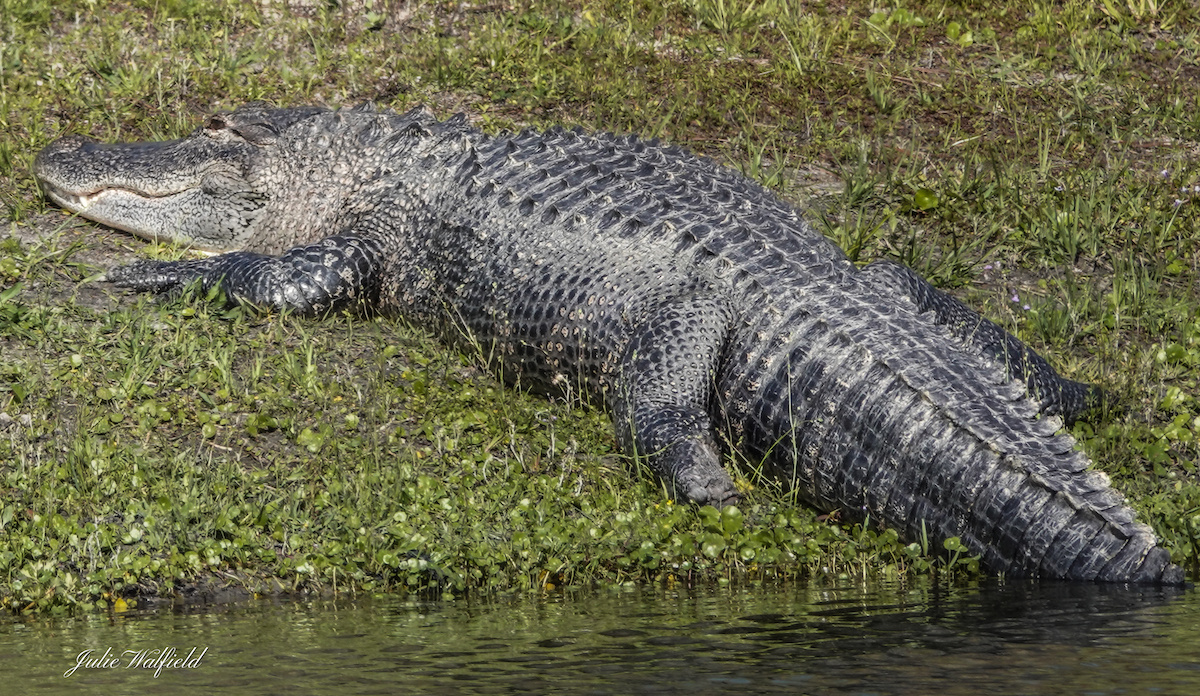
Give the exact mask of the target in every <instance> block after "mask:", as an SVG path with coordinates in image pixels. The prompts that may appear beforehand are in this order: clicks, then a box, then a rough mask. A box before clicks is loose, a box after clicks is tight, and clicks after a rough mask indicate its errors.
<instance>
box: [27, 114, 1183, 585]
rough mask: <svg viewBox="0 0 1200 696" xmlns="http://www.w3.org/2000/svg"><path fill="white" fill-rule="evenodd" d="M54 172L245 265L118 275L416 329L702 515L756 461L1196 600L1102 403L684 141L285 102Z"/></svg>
mask: <svg viewBox="0 0 1200 696" xmlns="http://www.w3.org/2000/svg"><path fill="white" fill-rule="evenodd" d="M34 170H35V173H36V175H37V177H38V178H39V180H40V182H41V184H42V187H43V190H44V191H45V193H46V195H47V196H48V197H49V198H50V199H51V200H52V201H54V202H55V203H57V204H58V205H60V206H61V207H63V208H66V209H67V210H68V211H73V212H75V213H78V214H79V215H82V216H84V217H86V218H90V219H92V220H94V221H97V222H100V223H103V224H105V225H109V226H111V227H115V228H118V229H121V230H126V231H128V232H131V233H133V234H134V235H138V236H140V237H144V238H148V239H170V240H175V241H177V242H180V243H184V244H187V245H191V246H192V247H195V248H197V249H201V250H206V251H212V252H221V253H218V254H216V255H211V256H208V257H206V258H196V259H185V260H181V261H173V262H150V261H138V262H135V263H132V264H130V265H124V266H118V267H115V268H112V269H110V270H108V271H107V273H106V279H107V280H108V281H110V282H112V283H115V284H116V285H117V286H121V287H125V288H131V289H133V290H135V291H153V292H158V293H175V292H179V291H180V289H181V288H184V287H185V286H189V285H193V286H194V285H199V286H201V287H203V288H208V289H212V288H217V287H219V289H220V290H221V291H222V292H223V293H224V295H225V297H226V298H227V299H228V300H229V301H231V302H237V303H247V304H252V305H260V306H264V307H267V308H272V309H278V310H290V311H292V312H296V313H299V314H302V315H310V316H321V315H327V314H328V313H330V312H340V311H362V312H370V313H377V312H378V313H385V314H389V315H394V316H399V317H401V318H402V319H405V320H407V321H409V322H411V323H413V324H416V325H420V326H423V327H428V328H429V329H430V330H431V331H432V332H433V333H435V334H436V335H438V336H440V337H441V338H442V339H444V340H445V341H447V342H449V343H451V344H456V345H459V346H468V347H470V349H472V350H476V351H478V352H479V353H480V355H481V356H482V359H483V360H485V361H486V362H487V364H488V367H489V368H490V369H491V370H493V371H494V372H495V373H496V374H497V375H498V376H499V377H500V378H501V379H502V381H503V382H505V383H506V384H508V385H511V386H514V387H517V388H521V389H528V390H533V391H538V392H543V393H547V394H551V395H553V394H560V395H561V394H568V395H574V396H582V397H584V398H585V399H587V400H588V401H589V402H590V403H593V404H595V405H598V406H600V407H602V408H606V409H607V411H608V412H609V413H610V414H611V416H612V419H613V422H614V425H615V430H616V438H617V442H618V444H619V445H620V447H621V448H622V449H623V450H624V451H625V452H627V453H629V454H630V455H631V456H633V457H635V458H636V459H638V460H639V461H644V462H646V463H647V464H648V465H649V467H650V468H651V469H652V470H653V471H655V472H656V473H657V474H658V475H659V476H661V478H662V480H663V481H664V482H665V483H666V486H667V489H668V493H669V494H670V495H672V496H675V497H678V498H682V499H686V500H688V501H692V502H694V503H697V504H701V505H703V504H713V505H717V506H721V505H729V504H732V503H735V502H737V501H738V500H739V492H738V489H737V487H736V486H735V484H734V482H733V479H732V478H731V476H730V474H729V472H728V471H727V470H726V469H725V466H724V465H723V461H725V460H729V459H732V458H734V456H733V455H735V454H736V455H737V458H742V459H744V460H746V461H748V462H750V463H751V464H752V465H753V466H756V467H757V468H759V469H760V470H761V471H763V472H764V473H766V474H767V475H770V476H773V477H775V478H776V480H779V481H781V482H782V483H783V484H785V485H786V486H789V487H791V489H792V490H794V491H795V492H796V495H797V497H798V498H799V499H801V500H802V501H804V502H805V503H807V504H811V505H813V506H815V507H816V508H818V509H820V510H823V511H826V512H833V511H837V512H838V513H839V516H840V517H839V519H843V520H869V523H871V524H874V525H878V526H881V527H884V528H892V529H895V530H896V531H897V532H898V533H899V534H900V535H901V536H902V537H903V538H905V539H907V540H910V541H912V540H925V541H928V542H931V543H933V544H938V545H940V544H942V542H943V541H945V540H948V539H950V538H952V537H957V538H958V539H959V540H960V542H961V543H962V544H963V545H964V546H965V547H966V549H967V550H968V551H969V552H970V553H971V554H975V555H978V556H979V557H980V558H981V561H982V563H983V564H984V566H985V567H986V568H987V569H989V570H990V571H992V572H995V573H998V574H1002V575H1005V576H1008V577H1039V578H1063V579H1076V580H1094V581H1110V582H1136V583H1155V584H1179V583H1183V582H1184V576H1183V572H1182V570H1181V569H1180V568H1179V567H1178V566H1176V565H1174V564H1172V563H1171V561H1170V554H1169V553H1168V552H1167V551H1166V550H1165V549H1164V548H1162V547H1160V546H1159V545H1158V542H1157V539H1156V537H1155V535H1154V533H1153V531H1152V530H1151V529H1150V527H1149V526H1148V525H1146V524H1144V523H1142V522H1139V521H1137V520H1136V519H1135V515H1134V512H1133V511H1132V510H1131V509H1130V507H1129V506H1128V505H1127V503H1126V502H1125V500H1124V498H1123V497H1122V496H1121V495H1120V494H1119V493H1118V492H1116V491H1115V490H1114V489H1113V487H1112V486H1111V484H1110V481H1109V480H1108V478H1107V477H1106V476H1105V475H1104V474H1103V473H1101V472H1098V471H1095V470H1093V469H1090V468H1089V465H1090V462H1089V460H1088V458H1087V457H1086V456H1085V455H1084V454H1083V453H1081V452H1079V451H1077V448H1076V445H1075V441H1074V440H1073V439H1072V438H1071V437H1070V435H1069V434H1066V433H1065V432H1064V430H1063V423H1064V421H1066V422H1070V421H1072V420H1074V419H1076V418H1078V417H1080V416H1081V415H1083V414H1084V413H1085V412H1086V411H1087V409H1088V407H1089V404H1092V403H1093V402H1094V401H1095V399H1096V397H1097V394H1098V392H1097V390H1096V389H1095V388H1093V387H1090V386H1088V385H1087V384H1083V383H1080V382H1074V381H1071V380H1068V379H1065V378H1063V377H1061V376H1060V375H1059V374H1058V373H1057V372H1055V370H1054V369H1053V368H1052V367H1051V366H1050V365H1049V364H1048V363H1047V362H1046V360H1044V359H1043V358H1042V357H1041V356H1039V355H1037V354H1036V353H1035V352H1034V351H1032V350H1031V349H1030V348H1029V347H1027V346H1026V345H1025V344H1023V343H1022V342H1021V341H1019V340H1018V339H1017V338H1015V337H1014V336H1012V335H1010V334H1009V333H1007V332H1006V331H1005V330H1004V329H1002V328H1001V327H999V326H997V325H996V324H995V323H993V322H991V321H989V320H987V319H985V318H984V317H982V316H981V315H980V314H979V313H978V312H976V311H975V310H973V309H971V308H969V307H968V306H967V305H965V304H963V303H962V302H960V301H958V300H957V299H955V298H953V297H952V296H950V295H948V294H946V293H944V292H942V291H940V290H938V289H936V288H934V287H933V286H932V285H930V284H929V283H928V282H926V281H925V280H923V279H922V278H920V277H919V276H918V275H917V274H916V273H914V272H913V271H911V270H910V269H908V268H906V267H904V266H901V265H899V264H896V263H893V262H890V261H876V262H874V263H871V264H868V265H866V266H864V267H862V268H860V267H858V266H857V265H856V264H855V263H853V262H852V261H851V260H850V259H849V258H848V257H847V256H846V254H845V253H844V252H843V251H842V250H841V249H839V248H838V247H837V245H836V244H834V243H833V242H832V241H830V240H828V239H827V238H825V237H824V236H823V235H821V234H820V233H819V232H818V231H816V230H815V229H814V227H813V226H812V225H811V224H810V223H809V222H807V221H806V220H805V218H804V216H803V215H802V213H801V212H800V211H799V210H798V209H797V208H795V207H793V206H792V205H790V204H788V203H787V202H785V201H783V200H782V199H781V198H779V197H778V196H776V195H774V194H773V193H771V192H770V191H769V190H767V189H766V188H764V187H762V186H760V185H758V184H757V183H755V182H753V181H751V180H749V179H747V178H745V177H743V176H742V175H740V174H738V173H736V172H734V171H732V170H730V169H727V168H725V167H722V166H720V165H718V164H716V163H714V162H713V161H711V160H709V159H706V158H704V157H701V156H698V155H695V154H692V153H690V152H689V151H687V150H685V149H683V148H680V147H677V146H672V145H668V144H664V143H660V142H659V141H657V140H648V139H642V138H639V137H636V136H632V135H624V136H617V135H612V134H606V133H589V132H585V131H583V130H580V129H573V130H567V129H562V128H550V129H547V130H525V131H521V132H516V133H509V132H506V133H500V134H496V135H490V134H487V133H484V132H482V131H481V130H479V129H477V128H475V127H473V126H472V125H470V123H469V120H468V118H467V117H466V116H465V115H463V114H457V115H455V116H453V117H450V118H448V119H446V120H439V119H438V118H436V117H435V116H434V115H433V114H432V112H431V111H429V110H428V109H425V108H423V107H418V108H416V109H413V110H411V111H408V112H407V113H403V114H400V113H396V112H391V111H379V110H376V109H375V108H374V107H372V106H370V105H364V106H361V107H354V108H345V109H337V110H333V109H327V108H323V107H315V106H306V107H298V108H273V107H271V106H270V105H266V104H261V103H255V104H249V105H246V106H244V107H241V108H238V109H236V110H234V111H232V112H221V113H217V114H215V115H212V116H210V117H209V118H208V119H207V120H206V121H205V122H204V124H203V126H201V127H199V128H197V129H196V130H195V131H194V132H192V133H191V134H190V135H188V136H187V137H184V138H182V139H179V140H172V141H165V142H148V143H117V144H101V143H97V142H94V141H92V140H89V139H86V138H82V137H79V136H66V137H63V138H62V139H60V140H58V141H56V142H54V143H52V144H51V145H49V146H48V147H46V148H45V149H44V150H43V151H42V152H40V153H39V154H38V156H37V158H36V162H35V165H34ZM937 548H940V546H937Z"/></svg>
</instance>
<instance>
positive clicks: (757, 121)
mask: <svg viewBox="0 0 1200 696" xmlns="http://www.w3.org/2000/svg"><path fill="white" fill-rule="evenodd" d="M1196 15H1197V10H1196V8H1195V6H1194V4H1193V3H1187V2H1182V1H1178V2H1169V1H1167V0H1163V1H1161V2H1133V1H1130V2H1120V1H1116V0H1114V1H1112V2H1109V1H1107V0H1106V1H1105V2H1102V3H1092V2H1081V1H1068V2H1050V1H1049V0H1045V1H1041V0H1027V1H1025V2H1020V3H1017V2H1004V1H1001V0H989V1H987V2H981V3H972V4H970V6H969V7H968V6H951V5H947V4H944V3H934V2H919V1H916V0H913V1H908V2H900V1H899V0H897V2H895V3H894V4H884V5H881V4H876V3H867V2H857V1H846V2H811V3H799V2H792V1H790V0H763V1H761V2H750V1H748V0H679V1H677V2H668V3H661V2H658V3H656V2H645V1H643V0H632V1H626V2H583V1H576V2H536V1H526V2H521V3H518V4H517V5H515V6H512V7H511V8H508V9H502V8H501V6H498V5H494V4H486V3H477V4H469V3H468V4H467V5H453V6H451V5H447V4H444V3H419V2H418V3H407V4H400V3H397V2H384V1H383V0H375V1H374V2H364V3H354V2H350V3H346V4H345V6H339V5H338V4H337V3H329V4H326V3H312V4H311V6H309V7H305V6H304V3H299V2H297V3H294V5H292V6H289V5H287V4H284V3H263V4H254V3H222V2H215V1H213V0H200V1H199V2H175V1H163V0H159V1H158V2H114V3H96V2H94V1H92V2H89V1H87V0H79V1H76V2H70V1H67V2H61V1H58V0H56V1H55V2H49V1H48V0H46V1H43V0H11V1H10V2H6V3H5V4H4V5H3V7H2V8H0V203H2V204H3V206H4V220H5V223H4V224H5V226H6V227H7V230H6V232H8V233H11V234H12V235H14V237H13V239H11V240H7V241H3V242H0V478H2V480H0V538H3V539H5V542H4V543H3V544H0V602H3V604H4V606H5V607H7V608H8V609H10V610H13V611H27V612H43V611H45V612H55V611H67V610H70V609H72V608H75V607H80V608H85V609H86V608H96V607H102V606H115V607H118V608H119V607H123V606H127V605H128V604H129V603H130V602H133V601H135V600H137V599H139V598H141V599H143V600H144V599H145V598H149V597H155V596H171V595H172V594H173V593H185V594H186V593H187V592H189V591H191V590H192V589H195V588H202V587H207V586H211V585H213V584H224V585H233V586H237V587H243V588H245V589H246V590H247V591H250V592H277V591H280V590H287V591H321V592H335V591H336V592H343V591H346V592H361V591H380V590H404V589H409V590H418V589H422V588H430V587H435V588H438V589H439V590H440V591H449V592H481V591H482V592H490V591H498V590H506V589H528V590H544V589H545V588H547V587H548V586H556V585H561V584H564V583H565V584H585V583H620V582H630V581H659V582H690V581H698V580H711V579H724V580H726V581H744V580H750V581H753V580H761V579H766V578H777V577H795V576H804V575H812V574H815V575H821V574H832V575H838V574H854V575H864V574H872V573H877V574H881V575H888V574H891V575H897V576H905V575H907V574H910V573H925V572H933V571H932V569H933V568H935V567H940V568H942V569H943V570H944V569H945V566H946V564H947V563H948V561H949V560H950V559H951V558H953V559H956V561H957V565H956V566H955V567H954V568H952V569H951V571H952V572H950V573H943V575H946V576H953V575H955V574H956V573H957V572H958V571H964V572H967V573H969V572H970V565H969V563H967V562H966V561H963V560H962V559H961V558H959V554H958V552H957V550H956V549H946V551H948V552H949V553H948V554H947V555H944V556H941V557H940V559H941V560H935V558H934V556H935V555H936V553H935V552H936V551H938V550H936V549H928V548H922V546H921V544H919V543H918V544H913V545H909V546H904V545H902V544H900V543H899V542H898V541H897V540H896V539H895V537H894V535H891V534H888V533H876V532H875V531H872V530H870V529H863V528H862V527H859V526H856V525H845V524H839V523H837V521H836V519H834V520H824V519H818V518H817V516H816V515H815V514H814V513H812V512H811V511H809V510H806V509H804V508H802V507H800V506H797V505H795V504H794V502H793V501H791V500H790V499H789V498H788V496H787V495H786V494H784V493H781V492H779V491H776V490H773V489H772V487H771V486H770V485H769V484H768V483H767V482H763V481H759V480H757V479H752V480H745V481H743V483H744V484H746V485H747V486H748V487H752V488H753V490H751V491H750V493H749V494H748V496H747V500H746V502H745V504H743V505H742V506H741V508H740V510H737V511H732V510H730V511H725V512H722V513H718V512H716V511H714V510H711V509H694V508H690V507H687V506H676V505H672V504H670V503H669V501H667V500H666V498H665V497H664V495H663V493H662V491H661V489H660V487H659V486H658V484H657V483H655V482H654V481H653V480H652V479H650V478H649V477H646V476H639V475H638V473H637V472H636V471H632V470H631V466H630V464H629V462H627V461H626V460H624V459H623V458H621V457H619V456H618V455H616V454H615V453H614V451H613V450H614V444H613V440H612V436H611V427H610V426H609V425H608V424H607V423H606V421H605V420H604V418H603V416H602V415H600V414H597V413H595V412H591V411H586V410H583V409H580V408H578V406H577V405H575V404H565V403H548V402H546V401H544V400H540V399H537V398H533V397H528V396H525V395H522V394H516V393H513V392H510V391H505V390H501V389H500V388H499V387H498V386H497V384H496V383H495V382H494V381H493V380H492V379H490V378H489V377H488V376H486V375H484V374H482V373H480V372H479V371H478V370H477V369H476V363H475V362H474V361H473V360H472V359H470V358H469V357H463V356H460V355H457V354H454V353H447V352H445V351H443V350H441V349H440V348H438V347H437V346H436V345H434V344H432V343H431V342H430V340H429V338H428V337H427V336H425V335H424V334H422V333H421V332H419V331H417V330H414V329H412V328H409V327H405V326H403V325H400V324H397V323H395V322H391V321H367V320H361V319H360V320H355V319H350V318H339V319H336V320H333V321H330V322H306V321H298V320H294V319H291V318H287V317H277V316H263V315H255V314H252V313H246V312H242V311H239V310H233V311H224V310H222V309H219V308H217V307H216V306H214V305H212V304H208V303H205V302H203V301H199V300H188V301H179V302H171V303H165V304H154V303H151V302H148V301H147V300H145V299H144V298H130V297H127V296H124V295H121V294H111V293H110V291H109V289H108V288H107V287H106V286H104V285H102V284H96V283H89V282H83V281H85V280H86V279H88V278H90V277H94V276H95V275H96V274H97V273H99V272H100V271H101V270H102V269H103V268H105V267H107V266H109V265H111V264H113V263H119V262H123V261H126V260H129V259H130V258H132V255H133V254H134V253H152V254H177V253H180V252H178V251H175V250H170V249H150V250H146V249H145V248H144V246H143V245H142V244H141V243H138V242H135V241H134V240H132V239H130V238H128V237H125V236H123V235H120V234H118V233H115V232H111V231H106V230H102V229H100V228H97V227H95V226H92V225H88V224H83V223H80V222H76V221H72V220H70V219H68V218H66V217H64V216H63V214H62V213H61V212H60V211H58V210H56V209H54V208H53V207H52V206H49V205H48V204H47V203H46V201H45V200H44V199H43V198H42V197H41V195H40V193H39V191H38V190H37V186H36V184H35V182H34V181H33V179H32V177H31V175H30V173H29V167H30V163H31V161H32V158H33V156H34V154H35V153H36V152H37V150H38V149H39V148H41V147H42V146H44V145H46V144H47V143H49V142H50V141H51V140H53V139H54V138H55V137H58V136H59V135H61V134H63V133H66V132H79V133H85V134H88V135H91V136H93V137H97V138H99V139H102V140H116V139H134V138H137V139H149V138H169V137H177V136H179V135H181V134H184V133H186V132H188V131H190V130H191V129H193V128H194V127H195V126H196V125H197V124H198V123H199V121H200V119H201V117H202V116H203V115H204V114H205V113H207V112H210V111H212V110H215V109H221V108H231V107H233V106H236V105H238V104H240V103H243V102H246V101H251V100H255V99H266V100H270V101H272V102H275V103H277V104H281V105H289V104H301V103H313V102H316V103H326V104H331V105H341V104H352V103H356V102H359V101H362V100H374V101H376V102H378V103H380V104H382V105H385V106H389V107H394V108H397V109H405V108H408V107H410V106H413V105H415V104H417V103H421V102H425V103H429V104H431V105H433V107H434V108H435V109H436V110H437V111H438V112H439V113H441V114H443V115H445V114H448V113H450V112H452V111H455V110H466V111H468V112H469V113H470V114H471V115H472V117H473V118H475V119H476V120H477V121H478V122H479V124H480V125H481V126H482V127H484V128H488V129H500V128H516V127H524V126H543V125H549V124H567V125H576V124H578V125H583V126H585V127H588V128H595V129H607V130H614V131H633V132H638V133H641V134H644V135H647V136H656V137H662V138H666V139H669V140H671V141H674V142H678V143H682V144H685V145H687V146H689V147H691V148H692V149H694V150H697V151H699V152H702V153H704V154H707V155H709V156H712V157H714V158H716V159H718V160H720V161H722V162H725V163H726V164H728V165H729V166H732V167H734V168H737V169H740V170H742V171H743V172H745V173H746V174H747V175H749V176H753V177H755V178H758V179H759V180H761V181H763V182H764V183H766V184H767V185H769V186H771V187H773V188H775V189H777V190H778V191H779V192H780V193H781V194H782V195H784V196H785V197H788V198H790V199H792V200H794V201H796V202H797V203H799V204H802V205H805V206H807V207H809V208H810V209H811V210H812V217H813V219H814V220H816V221H817V222H818V223H819V224H821V225H822V226H823V229H824V231H825V232H826V233H827V234H828V235H829V236H831V237H832V238H833V239H835V240H836V241H838V243H839V244H841V245H842V246H843V248H846V249H847V250H848V251H850V252H851V253H852V255H853V256H854V257H855V258H857V259H860V260H862V261H864V262H865V261H869V260H871V259H873V258H878V257H885V256H886V257H891V258H895V259H898V260H900V261H903V262H905V263H907V264H909V265H911V266H913V267H914V268H916V269H917V270H918V271H920V272H921V273H922V274H924V275H926V276H927V277H929V278H931V279H932V280H933V281H935V282H936V283H937V284H938V285H940V286H942V287H945V288H948V289H951V290H952V291H953V292H955V293H956V294H959V295H960V296H962V297H964V298H965V299H967V300H968V301H969V302H971V303H972V304H974V305H976V306H980V307H983V308H985V310H986V312H987V314H988V315H989V316H991V317H992V318H993V319H996V320H997V321H1000V322H1001V323H1002V324H1004V325H1005V326H1006V327H1008V328H1009V329H1011V330H1013V331H1014V332H1016V333H1017V334H1018V335H1020V336H1021V337H1022V338H1024V339H1026V340H1027V341H1029V342H1030V343H1031V344H1032V345H1033V346H1034V347H1035V348H1037V349H1038V350H1040V351H1041V352H1043V353H1044V354H1046V355H1048V356H1050V357H1051V358H1052V361H1053V362H1055V363H1056V364H1057V365H1059V366H1060V367H1061V368H1062V369H1063V370H1064V372H1066V373H1067V374H1069V375H1070V376H1073V377H1075V378H1078V379H1085V380H1089V381H1094V382H1097V383H1099V384H1101V385H1103V386H1105V387H1106V388H1108V389H1110V390H1112V391H1113V392H1115V393H1116V394H1117V395H1118V396H1119V397H1120V403H1121V406H1122V409H1123V410H1122V411H1121V412H1119V413H1112V414H1108V415H1106V416H1105V417H1103V418H1101V419H1099V420H1098V421H1095V422H1091V423H1085V424H1080V425H1078V426H1076V428H1075V435H1076V436H1077V437H1078V438H1079V439H1080V440H1081V442H1082V446H1083V447H1084V449H1085V450H1087V452H1088V453H1089V454H1090V455H1091V456H1092V457H1093V459H1095V461H1096V463H1097V466H1098V467H1100V468H1102V469H1104V470H1105V471H1107V472H1108V473H1109V474H1110V475H1112V476H1113V478H1114V480H1115V482H1116V483H1117V485H1118V486H1119V487H1120V488H1121V489H1122V490H1123V491H1125V492H1126V493H1127V494H1128V495H1130V497H1131V499H1132V502H1133V504H1134V506H1135V507H1136V508H1138V509H1139V510H1140V512H1141V514H1142V516H1143V517H1144V519H1146V520H1147V521H1149V522H1150V523H1151V524H1152V525H1153V526H1154V527H1155V528H1156V530H1157V531H1158V533H1159V534H1160V536H1161V537H1162V539H1163V543H1164V545H1165V546H1166V547H1167V548H1168V549H1170V550H1171V551H1172V553H1173V556H1174V558H1175V560H1176V561H1177V562H1180V563H1183V564H1185V566H1186V567H1188V569H1189V572H1190V574H1191V575H1192V576H1193V577H1196V576H1197V575H1200V568H1197V564H1200V558H1198V555H1200V549H1198V544H1197V541H1196V537H1197V536H1200V474H1198V473H1197V471H1196V466H1197V461H1198V460H1200V456H1198V455H1200V445H1197V436H1198V435H1200V402H1198V401H1197V397H1198V396H1200V379H1198V374H1200V319H1198V317H1200V282H1198V278H1200V230H1198V229H1197V218H1198V216H1197V215H1196V210H1197V206H1200V163H1198V161H1197V156H1196V153H1197V151H1198V145H1200V132H1198V131H1200V89H1198V87H1200V73H1197V71H1196V70H1195V68H1194V66H1195V64H1196V62H1197V58H1198V57H1200V56H1198V54H1200V37H1198V35H1197V34H1196V32H1195V30H1193V29H1192V28H1191V27H1194V26H1197V21H1196V20H1197V19H1200V17H1197V16H1196ZM18 238H19V239H20V241H19V242H18V241H16V239H18Z"/></svg>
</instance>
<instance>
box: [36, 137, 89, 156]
mask: <svg viewBox="0 0 1200 696" xmlns="http://www.w3.org/2000/svg"><path fill="white" fill-rule="evenodd" d="M95 144H96V141H95V140H93V139H91V138H89V137H86V136H83V135H64V136H63V137H61V138H59V139H58V140H55V141H54V142H52V143H50V145H49V146H48V147H47V148H46V149H47V150H52V151H54V152H75V151H77V150H82V149H83V148H84V147H86V146H88V145H95Z"/></svg>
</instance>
